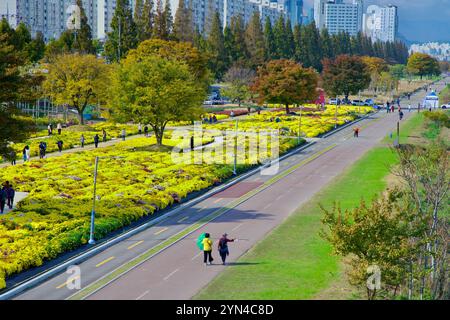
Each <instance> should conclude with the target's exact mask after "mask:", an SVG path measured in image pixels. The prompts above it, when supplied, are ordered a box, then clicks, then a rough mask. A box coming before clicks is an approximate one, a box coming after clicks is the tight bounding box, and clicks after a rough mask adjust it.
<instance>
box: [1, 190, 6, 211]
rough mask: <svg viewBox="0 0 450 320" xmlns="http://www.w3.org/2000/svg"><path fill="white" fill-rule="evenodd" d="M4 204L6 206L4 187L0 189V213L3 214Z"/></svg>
mask: <svg viewBox="0 0 450 320" xmlns="http://www.w3.org/2000/svg"><path fill="white" fill-rule="evenodd" d="M5 204H6V187H2V188H1V189H0V213H3V210H5Z"/></svg>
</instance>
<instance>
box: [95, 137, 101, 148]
mask: <svg viewBox="0 0 450 320" xmlns="http://www.w3.org/2000/svg"><path fill="white" fill-rule="evenodd" d="M99 140H100V137H99V136H98V134H96V135H95V136H94V145H95V147H96V148H97V147H98V141H99Z"/></svg>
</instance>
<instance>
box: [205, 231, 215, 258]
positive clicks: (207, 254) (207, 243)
mask: <svg viewBox="0 0 450 320" xmlns="http://www.w3.org/2000/svg"><path fill="white" fill-rule="evenodd" d="M202 244H203V262H204V263H205V266H206V265H207V262H209V264H210V265H211V264H212V262H213V260H214V259H213V257H212V254H211V253H212V241H211V239H210V234H209V233H206V234H205V238H204V239H203V241H202Z"/></svg>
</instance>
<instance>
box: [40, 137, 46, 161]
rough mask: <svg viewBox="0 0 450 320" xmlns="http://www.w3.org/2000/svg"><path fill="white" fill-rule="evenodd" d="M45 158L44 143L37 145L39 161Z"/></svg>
mask: <svg viewBox="0 0 450 320" xmlns="http://www.w3.org/2000/svg"><path fill="white" fill-rule="evenodd" d="M44 156H45V148H44V142H42V141H41V142H40V143H39V159H43V158H44Z"/></svg>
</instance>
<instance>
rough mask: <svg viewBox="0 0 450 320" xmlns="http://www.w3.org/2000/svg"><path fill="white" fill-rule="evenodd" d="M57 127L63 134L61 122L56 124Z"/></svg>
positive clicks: (59, 132)
mask: <svg viewBox="0 0 450 320" xmlns="http://www.w3.org/2000/svg"><path fill="white" fill-rule="evenodd" d="M56 129H58V134H61V131H62V126H61V122H58V125H57V126H56Z"/></svg>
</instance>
